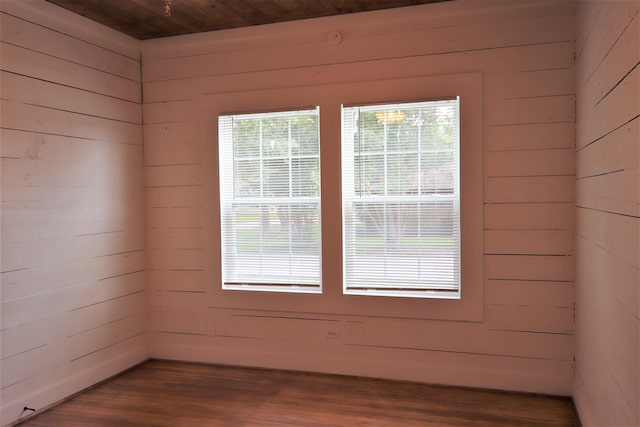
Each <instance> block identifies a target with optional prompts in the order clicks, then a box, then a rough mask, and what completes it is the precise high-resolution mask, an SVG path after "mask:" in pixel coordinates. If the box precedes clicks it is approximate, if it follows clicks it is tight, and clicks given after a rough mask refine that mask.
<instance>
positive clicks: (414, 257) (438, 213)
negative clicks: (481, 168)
mask: <svg viewBox="0 0 640 427" xmlns="http://www.w3.org/2000/svg"><path fill="white" fill-rule="evenodd" d="M342 120H343V134H342V168H343V174H342V198H343V204H342V207H343V228H344V230H343V236H344V243H343V250H344V256H343V264H344V266H343V268H344V270H343V274H344V292H345V293H347V294H360V295H362V294H364V295H388V296H407V297H436V298H459V295H460V180H459V176H460V166H459V165H460V161H459V146H460V144H459V100H458V99H446V100H438V101H429V102H421V103H408V104H395V105H375V106H360V107H344V108H343V113H342Z"/></svg>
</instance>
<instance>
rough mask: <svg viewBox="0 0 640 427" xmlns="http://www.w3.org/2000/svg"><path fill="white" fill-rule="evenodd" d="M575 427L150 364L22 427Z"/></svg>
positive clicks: (481, 396)
mask: <svg viewBox="0 0 640 427" xmlns="http://www.w3.org/2000/svg"><path fill="white" fill-rule="evenodd" d="M579 425H580V424H579V420H578V418H577V415H576V413H575V410H574V408H573V404H572V402H571V400H570V399H568V398H556V397H549V396H536V395H529V394H520V393H504V392H494V391H488V390H474V389H466V388H456V387H443V386H432V385H426V384H415V383H405V382H393V381H385V380H376V379H367V378H353V377H344V376H337V375H323V374H310V373H301V372H289V371H274V370H263V369H247V368H236V367H227V366H210V365H202V364H193V363H183V362H170V361H162V360H151V361H149V362H147V363H145V364H143V365H141V366H139V367H137V368H135V369H133V370H131V371H128V372H126V373H125V374H123V375H120V376H118V377H115V378H114V379H112V380H110V381H108V382H105V383H104V384H101V385H99V386H98V387H95V388H93V389H91V390H88V391H86V392H85V393H81V394H79V395H77V396H75V397H73V398H72V399H70V400H68V401H66V402H64V403H62V404H60V405H58V406H55V407H53V408H51V409H49V410H47V411H44V412H43V413H41V414H37V415H36V416H34V417H32V418H30V419H28V420H26V421H25V422H24V423H22V424H21V427H44V426H47V427H49V426H65V427H75V426H119V427H137V426H145V427H149V426H157V427H176V426H192V427H197V426H207V427H214V426H215V427H217V426H221V427H267V426H268V427H301V426H304V427H336V426H341V427H342V426H358V427H383V426H384V427H393V426H402V427H413V426H416V427H417V426H446V427H458V426H492V427H495V426H531V427H533V426H536V427H543V426H544V427H548V426H559V427H560V426H579Z"/></svg>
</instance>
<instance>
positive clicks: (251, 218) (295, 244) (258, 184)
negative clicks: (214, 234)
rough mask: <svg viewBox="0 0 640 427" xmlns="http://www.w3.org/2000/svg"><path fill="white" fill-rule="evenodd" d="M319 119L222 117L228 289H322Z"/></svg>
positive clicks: (298, 114)
mask: <svg viewBox="0 0 640 427" xmlns="http://www.w3.org/2000/svg"><path fill="white" fill-rule="evenodd" d="M318 117H319V110H318V108H316V109H313V110H303V111H288V112H275V113H260V114H236V115H224V116H220V117H219V120H218V126H219V140H220V147H219V148H220V150H219V153H220V159H219V161H220V201H221V203H220V207H221V230H222V281H223V288H224V289H243V290H258V291H280V292H320V290H321V284H320V283H321V282H320V271H321V269H320V265H321V260H320V253H321V249H320V247H321V245H320V156H319V147H320V144H319V124H318V121H319V118H318Z"/></svg>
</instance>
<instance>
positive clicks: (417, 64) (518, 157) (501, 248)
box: [142, 0, 575, 395]
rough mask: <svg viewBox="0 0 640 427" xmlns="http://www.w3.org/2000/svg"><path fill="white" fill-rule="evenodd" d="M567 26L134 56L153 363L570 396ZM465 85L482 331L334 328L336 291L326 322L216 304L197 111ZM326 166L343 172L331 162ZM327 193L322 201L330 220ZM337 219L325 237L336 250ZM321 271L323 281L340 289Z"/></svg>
mask: <svg viewBox="0 0 640 427" xmlns="http://www.w3.org/2000/svg"><path fill="white" fill-rule="evenodd" d="M176 7H179V6H176ZM573 14H574V10H573V3H572V2H570V1H567V2H565V1H555V0H553V1H546V0H531V1H518V2H504V1H483V2H476V1H465V0H461V1H455V2H451V3H440V4H435V5H427V6H416V7H412V8H404V9H396V10H390V11H382V12H374V13H367V14H361V15H352V16H343V17H333V18H326V19H319V20H310V21H305V22H292V23H286V24H278V25H272V26H265V27H255V28H248V29H242V30H233V31H223V32H218V33H211V34H202V35H194V36H186V37H178V38H173V39H165V40H162V39H160V40H153V41H146V42H144V43H143V48H142V49H143V64H144V67H143V85H144V108H143V109H144V132H145V170H146V175H145V176H146V200H147V218H148V224H147V228H148V241H147V242H148V250H149V264H148V267H149V269H150V292H151V296H150V302H151V308H150V310H151V324H150V330H151V336H150V340H151V342H150V345H151V354H152V356H154V357H160V358H169V359H183V360H192V361H205V362H217V363H229V364H241V365H254V366H263V367H275V368H286V369H303V370H311V371H325V372H332V373H346V374H357V375H368V376H380V377H388V378H395V379H409V380H418V381H425V382H432V383H445V384H458V385H466V386H478V387H491V388H500V389H510V390H523V391H532V392H542V393H553V394H560V395H569V394H570V393H571V383H572V376H573V329H574V327H573V311H572V307H573V301H574V296H573V280H574V276H573V274H574V273H573V271H574V264H573V262H574V261H573V230H574V206H575V203H574V182H575V170H574V153H575V147H574V130H575V127H574V110H575V109H574V61H573V51H574V35H575V32H574V19H573V16H574V15H573ZM332 31H340V32H341V33H342V35H343V41H342V43H341V44H339V45H337V46H336V45H334V44H332V43H331V42H330V41H329V40H330V39H331V38H330V33H331V32H332ZM471 72H476V73H481V75H482V90H483V108H484V125H483V126H484V135H483V139H484V213H483V214H484V233H483V234H484V277H483V278H480V280H483V282H484V283H483V285H484V306H483V313H484V314H483V316H482V319H481V321H478V322H460V321H447V320H425V319H415V318H401V317H398V318H387V317H377V316H375V315H370V316H367V315H361V314H360V315H349V313H346V314H340V315H337V314H335V313H332V312H331V310H329V309H328V307H329V305H330V304H331V301H336V298H343V297H342V296H341V295H340V290H341V283H338V282H335V283H325V284H324V286H325V293H326V294H328V295H324V296H323V298H326V301H328V302H327V310H326V312H322V310H320V312H313V313H308V312H304V311H301V310H296V307H295V306H291V308H290V309H289V310H286V311H283V310H279V311H274V310H271V309H269V307H268V306H265V308H264V309H263V310H256V309H244V308H243V307H234V308H228V307H223V306H220V304H219V302H218V301H216V300H215V298H214V296H213V292H214V289H216V288H219V287H220V278H219V277H218V274H219V271H220V268H219V262H220V260H219V243H220V242H219V236H220V232H219V225H218V222H217V218H218V202H217V199H216V195H217V184H218V183H217V178H216V173H217V172H216V171H217V165H216V162H217V157H216V156H217V154H216V144H217V141H215V140H209V139H208V137H207V136H206V135H205V133H203V131H202V129H204V128H207V127H211V126H216V120H217V118H216V117H215V116H213V117H209V116H207V115H206V110H205V108H204V107H203V106H204V104H205V103H206V102H215V101H216V99H218V98H221V97H224V96H226V95H228V94H239V93H242V94H244V95H245V96H246V97H255V98H256V99H260V97H261V96H265V95H264V94H265V93H269V92H266V91H269V90H270V91H275V90H278V89H282V90H285V89H287V90H289V92H288V93H291V92H290V91H291V89H294V90H295V88H305V89H308V88H314V87H316V88H324V89H323V90H327V91H330V90H335V88H337V85H339V84H349V83H357V82H363V81H365V82H366V81H379V82H380V84H381V85H382V84H384V81H393V80H394V79H403V78H414V77H419V76H429V75H432V76H438V75H452V74H457V73H471ZM271 93H272V92H271ZM211 100H213V101H211ZM293 106H294V107H295V106H298V105H293ZM338 108H339V106H338ZM323 111H324V110H323ZM327 113H328V114H335V111H333V113H331V112H327ZM334 123H339V119H338V120H335V119H334ZM334 126H335V125H334ZM329 130H330V131H335V129H329ZM327 160H328V161H327ZM323 165H326V166H325V167H328V168H336V169H335V171H336V173H338V171H337V165H339V158H330V159H327V158H324V159H323ZM334 179H336V182H337V178H334ZM337 193H338V192H336V194H333V195H329V196H328V198H325V199H324V200H323V209H325V210H324V212H330V214H331V215H330V220H331V221H334V219H335V218H339V217H340V211H339V206H340V200H339V194H337ZM334 222H335V221H334ZM334 222H331V223H330V224H329V225H328V226H329V227H330V228H331V229H335V230H336V231H335V233H332V234H331V233H326V234H325V238H327V236H329V237H328V238H329V239H330V241H331V242H329V243H331V245H332V247H340V243H339V241H340V238H341V237H340V232H339V230H340V225H339V223H334ZM325 225H326V224H325ZM326 226H327V225H326ZM325 244H327V242H325ZM333 259H334V258H332V260H333ZM330 264H332V263H329V262H327V263H326V264H325V265H324V273H325V277H336V273H335V271H336V268H338V269H339V266H335V265H330ZM338 276H339V273H338ZM388 304H390V305H394V304H395V302H394V299H392V298H390V299H389V300H388ZM425 317H428V313H425Z"/></svg>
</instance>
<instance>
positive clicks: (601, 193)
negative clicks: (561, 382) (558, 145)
mask: <svg viewBox="0 0 640 427" xmlns="http://www.w3.org/2000/svg"><path fill="white" fill-rule="evenodd" d="M639 10H640V3H638V2H637V1H611V2H610V1H580V2H578V5H577V37H576V55H577V56H576V58H577V63H576V69H577V70H576V91H577V121H576V131H577V140H576V162H577V193H576V205H577V224H576V251H577V257H578V264H577V276H576V306H577V312H576V378H575V386H574V398H575V402H576V405H577V408H578V410H579V412H580V415H581V418H582V420H583V423H584V425H585V426H604V425H616V426H632V425H634V426H635V425H640V366H639V365H640V354H639V350H640V328H639V322H640V320H639V319H640V292H639V291H640V289H639V288H640V276H639V274H638V271H639V268H640V252H639V250H638V246H639V244H640V219H639V218H640V198H639V197H640V173H639V168H638V165H639V163H640V133H639V128H640V66H639V65H640V13H639Z"/></svg>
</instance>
